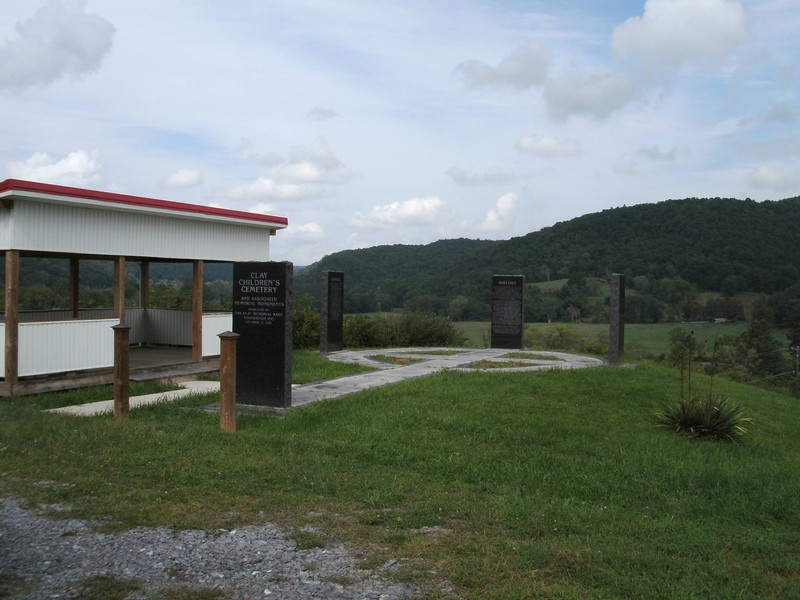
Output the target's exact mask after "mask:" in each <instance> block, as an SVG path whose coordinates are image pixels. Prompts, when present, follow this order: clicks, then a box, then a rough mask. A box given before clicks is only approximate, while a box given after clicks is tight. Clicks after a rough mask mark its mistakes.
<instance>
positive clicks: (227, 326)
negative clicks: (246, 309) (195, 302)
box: [203, 313, 233, 356]
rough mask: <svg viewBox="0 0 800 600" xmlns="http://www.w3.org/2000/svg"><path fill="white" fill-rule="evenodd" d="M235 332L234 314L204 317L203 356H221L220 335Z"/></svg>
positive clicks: (213, 314)
mask: <svg viewBox="0 0 800 600" xmlns="http://www.w3.org/2000/svg"><path fill="white" fill-rule="evenodd" d="M226 331H233V313H212V314H207V315H203V356H219V345H220V344H219V337H218V336H219V334H220V333H224V332H226Z"/></svg>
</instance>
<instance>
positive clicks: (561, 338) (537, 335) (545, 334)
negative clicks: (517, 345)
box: [525, 323, 582, 350]
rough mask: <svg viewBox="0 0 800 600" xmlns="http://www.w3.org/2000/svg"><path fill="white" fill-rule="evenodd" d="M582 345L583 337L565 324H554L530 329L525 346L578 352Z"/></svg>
mask: <svg viewBox="0 0 800 600" xmlns="http://www.w3.org/2000/svg"><path fill="white" fill-rule="evenodd" d="M581 343H582V338H581V336H579V335H578V334H577V333H576V332H575V331H573V329H572V328H571V327H569V326H568V325H565V324H563V323H553V324H552V325H548V326H547V327H542V328H539V329H529V330H528V332H527V334H526V335H525V345H526V346H527V347H528V348H541V349H543V350H578V349H579V348H580V346H581Z"/></svg>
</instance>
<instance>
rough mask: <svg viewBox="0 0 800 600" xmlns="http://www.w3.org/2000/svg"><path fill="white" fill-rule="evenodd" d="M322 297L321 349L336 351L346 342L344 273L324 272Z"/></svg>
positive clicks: (322, 350) (321, 350) (320, 321)
mask: <svg viewBox="0 0 800 600" xmlns="http://www.w3.org/2000/svg"><path fill="white" fill-rule="evenodd" d="M320 299H321V303H322V308H321V310H320V319H319V351H320V352H322V353H323V354H324V353H326V352H336V351H337V350H341V349H342V347H343V344H344V273H342V272H341V271H323V272H322V293H321V294H320Z"/></svg>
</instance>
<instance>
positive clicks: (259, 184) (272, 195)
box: [231, 177, 320, 200]
mask: <svg viewBox="0 0 800 600" xmlns="http://www.w3.org/2000/svg"><path fill="white" fill-rule="evenodd" d="M319 195H320V191H319V190H318V189H317V188H316V187H315V186H303V185H297V184H295V183H279V182H277V181H275V180H274V179H271V178H269V177H259V178H258V179H256V180H255V181H253V182H250V183H245V184H242V185H239V186H236V187H235V188H233V189H232V190H231V197H233V198H235V199H237V200H264V199H275V200H303V199H305V198H313V197H315V196H319Z"/></svg>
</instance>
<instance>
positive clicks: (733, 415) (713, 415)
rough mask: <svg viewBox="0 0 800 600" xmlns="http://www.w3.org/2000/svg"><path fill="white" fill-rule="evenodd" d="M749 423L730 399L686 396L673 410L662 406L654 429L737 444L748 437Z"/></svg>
mask: <svg viewBox="0 0 800 600" xmlns="http://www.w3.org/2000/svg"><path fill="white" fill-rule="evenodd" d="M751 422H752V420H751V419H749V418H747V417H745V415H744V410H743V409H742V408H741V407H740V406H738V405H736V404H734V403H733V402H732V401H731V400H730V398H727V397H724V396H721V397H714V396H713V395H711V394H709V395H708V396H705V397H701V396H698V395H689V396H688V397H686V398H681V399H680V400H679V401H678V403H677V404H675V405H673V406H664V409H663V410H662V412H660V413H659V414H658V415H657V416H656V426H658V427H664V428H667V429H671V430H673V431H675V432H677V433H685V434H687V435H690V436H692V437H695V438H709V439H716V440H725V441H736V440H739V439H741V438H742V437H744V436H745V435H747V426H748V425H749V424H750V423H751Z"/></svg>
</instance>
